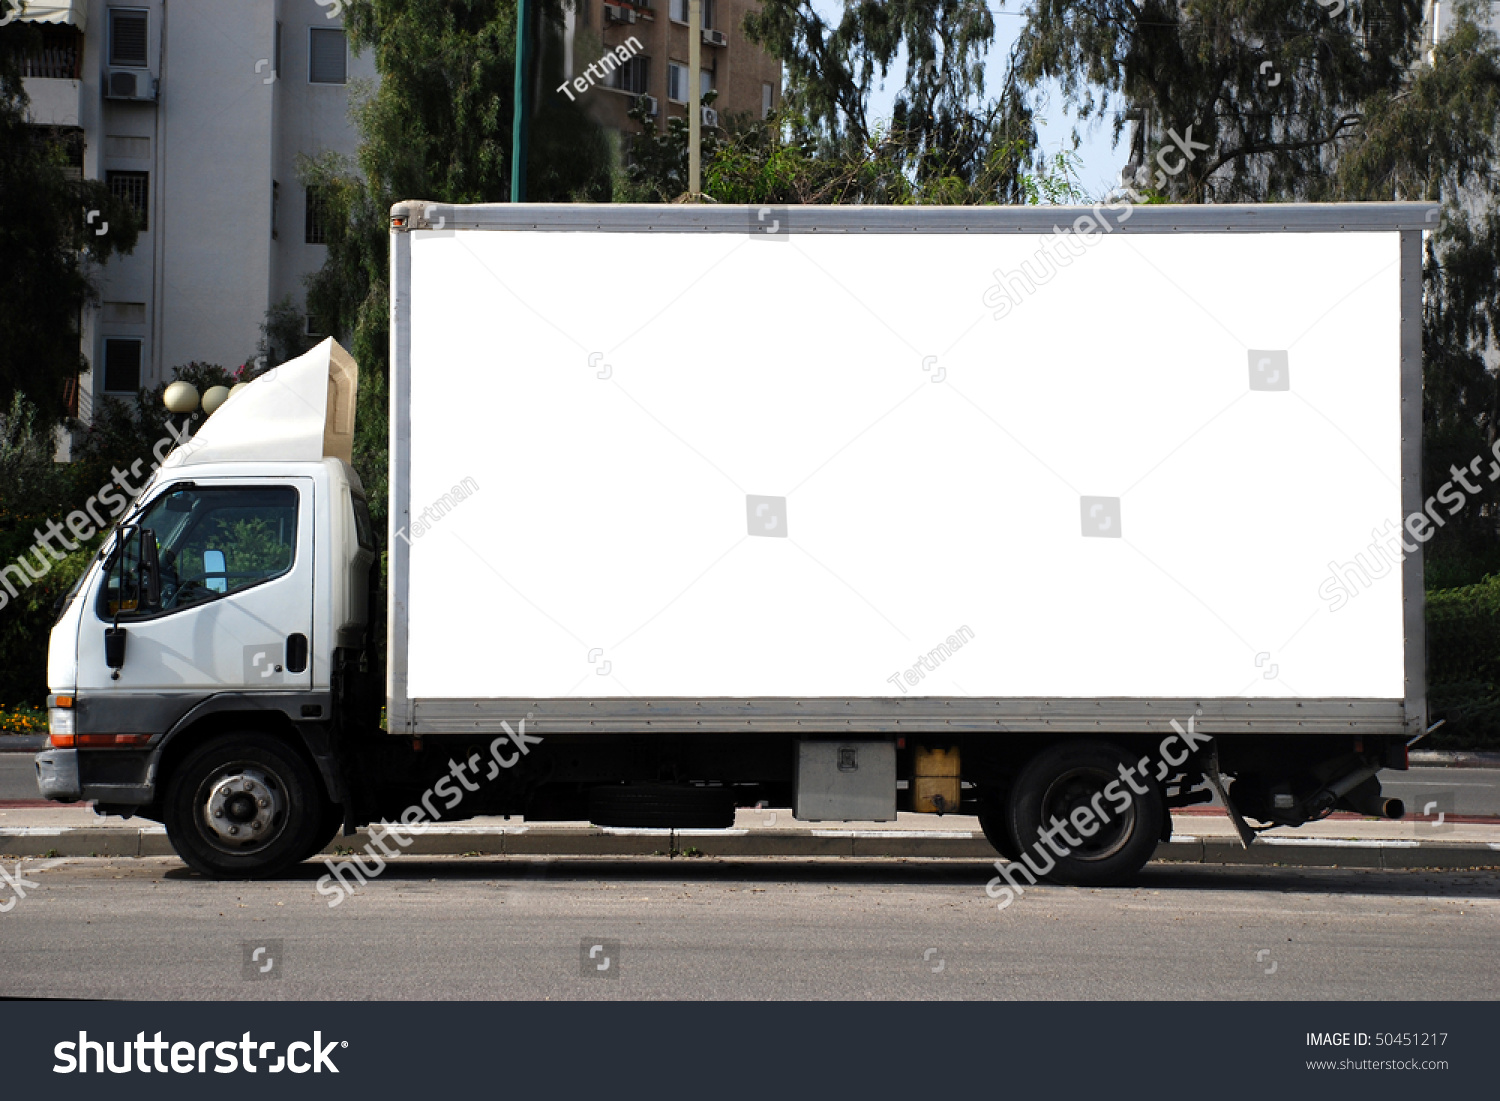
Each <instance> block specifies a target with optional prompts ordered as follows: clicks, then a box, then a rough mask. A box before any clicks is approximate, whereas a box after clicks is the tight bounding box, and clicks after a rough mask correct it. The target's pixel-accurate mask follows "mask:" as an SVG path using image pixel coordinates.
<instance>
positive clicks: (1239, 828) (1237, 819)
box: [1203, 743, 1255, 849]
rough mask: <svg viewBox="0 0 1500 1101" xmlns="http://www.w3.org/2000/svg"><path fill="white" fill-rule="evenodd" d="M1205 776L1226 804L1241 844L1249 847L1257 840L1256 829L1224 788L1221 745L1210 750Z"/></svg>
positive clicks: (1215, 745) (1204, 770)
mask: <svg viewBox="0 0 1500 1101" xmlns="http://www.w3.org/2000/svg"><path fill="white" fill-rule="evenodd" d="M1203 778H1204V779H1205V780H1207V781H1208V786H1209V787H1211V788H1213V789H1214V794H1215V795H1217V796H1218V797H1219V802H1221V803H1223V804H1224V809H1225V810H1226V811H1228V812H1229V820H1230V821H1231V822H1233V823H1234V828H1235V830H1236V832H1238V833H1239V835H1240V844H1242V845H1244V846H1245V848H1247V849H1248V848H1249V847H1250V846H1251V844H1252V843H1253V842H1254V841H1255V830H1254V829H1252V828H1251V826H1250V823H1248V822H1246V821H1245V819H1244V816H1243V815H1241V814H1240V812H1239V810H1238V809H1236V808H1235V805H1234V803H1233V802H1231V801H1230V798H1229V792H1228V791H1226V790H1225V789H1224V777H1223V776H1221V775H1220V774H1219V747H1218V744H1217V743H1215V744H1214V745H1213V746H1212V747H1211V748H1210V749H1209V751H1208V759H1207V760H1206V761H1205V762H1204V765H1203Z"/></svg>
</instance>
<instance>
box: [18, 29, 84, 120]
mask: <svg viewBox="0 0 1500 1101" xmlns="http://www.w3.org/2000/svg"><path fill="white" fill-rule="evenodd" d="M82 63H83V35H81V34H79V33H78V31H77V30H75V29H74V28H72V27H46V28H43V30H42V44H41V47H40V48H39V49H38V50H37V51H36V52H34V53H30V54H27V55H26V56H25V57H23V58H22V59H21V75H22V77H24V78H25V83H26V94H27V96H29V97H30V99H31V111H30V116H29V118H28V121H29V122H31V123H33V124H35V125H38V126H78V125H79V93H80V90H81V89H82V87H83V85H82V83H81V80H80V77H81V76H82Z"/></svg>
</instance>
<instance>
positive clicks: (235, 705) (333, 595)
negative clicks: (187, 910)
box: [36, 340, 375, 874]
mask: <svg viewBox="0 0 1500 1101" xmlns="http://www.w3.org/2000/svg"><path fill="white" fill-rule="evenodd" d="M356 385H357V383H356V374H355V368H354V364H353V361H352V360H351V359H349V357H348V356H347V355H346V354H345V353H344V352H343V351H342V349H340V348H338V346H337V345H336V344H335V343H334V342H333V341H331V340H330V341H326V342H325V343H324V344H323V345H320V346H319V348H317V349H315V350H314V351H313V352H310V353H308V354H307V355H305V356H303V357H301V358H300V359H297V360H293V361H291V362H289V363H287V364H285V365H283V366H281V367H279V368H276V369H275V370H273V371H271V372H269V373H267V374H266V375H264V376H262V377H261V378H260V379H257V380H256V381H255V382H253V383H251V384H250V385H248V386H247V387H246V388H245V389H244V390H243V391H241V392H240V393H238V394H235V395H233V396H232V397H231V398H230V399H229V400H228V401H227V402H226V403H225V404H224V405H223V406H222V407H221V408H219V409H218V410H216V411H215V413H214V414H213V416H212V417H211V418H210V419H209V420H208V422H207V423H206V424H205V425H204V426H203V427H202V428H201V429H200V430H199V432H198V434H197V435H196V436H195V437H194V438H193V439H191V440H189V441H188V442H186V443H185V444H183V445H182V446H180V447H179V448H177V449H176V450H175V451H173V452H172V453H171V454H170V455H168V456H167V458H166V460H165V461H164V462H163V463H162V464H161V466H160V468H159V469H158V470H157V471H156V472H155V473H154V475H153V476H152V478H151V479H150V481H149V482H148V483H147V484H146V486H145V487H144V488H143V490H142V492H141V495H140V497H139V498H138V500H137V501H136V503H135V504H134V506H133V507H132V508H131V509H130V510H129V511H128V512H127V513H126V514H125V516H124V517H123V518H122V519H121V521H120V523H119V525H118V526H117V528H116V530H115V531H114V532H113V533H112V535H111V537H110V539H109V541H108V542H107V543H106V545H105V547H104V548H103V550H102V551H101V552H100V554H99V555H98V557H97V558H96V560H95V561H94V563H93V564H92V565H91V567H90V568H89V569H88V571H87V572H86V573H85V575H84V576H83V578H82V580H81V581H80V583H79V584H78V585H77V586H76V587H75V589H74V591H73V592H72V593H71V594H70V595H69V597H68V598H67V600H66V605H65V607H64V609H63V611H62V613H61V615H60V617H59V618H58V621H57V623H56V625H55V626H54V627H53V630H52V634H51V639H50V645H49V649H48V664H47V681H48V691H49V695H48V710H49V717H50V726H51V748H49V749H48V750H46V751H45V752H43V753H42V754H41V755H40V756H39V757H38V758H37V762H36V766H37V777H38V785H39V787H40V789H41V792H42V794H43V795H44V796H45V797H47V798H49V799H56V800H62V801H77V800H93V801H95V802H96V803H97V806H98V809H99V810H100V811H101V812H103V813H118V814H123V815H127V816H129V815H133V814H140V815H142V816H145V817H149V818H155V819H158V820H161V821H163V822H164V823H165V824H166V825H167V828H168V831H169V833H170V834H171V835H172V840H173V842H174V845H176V846H177V848H178V851H179V852H180V853H182V854H183V855H184V857H185V858H186V859H187V860H188V863H189V864H194V865H195V866H197V867H199V869H200V870H203V871H207V872H210V873H214V874H222V873H224V872H225V871H233V870H234V869H236V868H250V867H252V866H255V867H259V866H262V865H263V864H264V863H265V857H266V854H267V852H268V851H274V850H281V849H284V850H285V851H286V853H287V854H288V855H290V854H291V853H293V852H295V853H298V854H302V855H306V854H307V853H310V852H311V851H315V849H316V848H321V847H322V845H323V844H324V843H326V842H327V840H328V839H329V837H330V836H331V833H332V830H333V829H334V828H336V826H337V824H338V821H341V815H339V814H338V812H337V809H336V808H337V806H338V805H339V804H340V803H342V802H344V798H343V792H342V791H341V790H340V788H341V784H340V781H339V778H338V772H337V769H336V768H335V767H334V766H333V762H332V755H333V746H332V741H333V730H334V722H335V717H336V716H335V705H334V695H335V693H336V692H338V691H340V689H341V687H342V686H343V685H344V683H345V682H346V681H347V680H348V678H349V677H350V676H351V675H352V674H353V672H354V670H356V669H357V668H358V666H359V664H360V662H361V660H362V659H363V657H364V652H365V645H366V635H367V631H366V628H367V625H368V623H369V618H370V614H369V611H370V610H369V590H370V586H369V578H370V570H371V567H372V565H373V564H374V562H375V538H374V531H373V528H372V526H371V523H370V514H369V509H368V507H367V505H366V502H365V497H364V490H363V487H362V486H361V484H360V480H359V476H358V475H357V474H356V473H355V471H354V470H353V468H352V467H351V466H350V463H349V458H350V455H349V444H350V443H351V442H352V410H353V403H354V397H355V389H356ZM189 762H190V763H191V765H192V767H188V768H184V765H185V763H189ZM309 846H312V848H309ZM195 856H196V857H197V858H198V859H196V860H195V859H194V857H195ZM298 859H301V855H299V856H298ZM273 863H280V861H274V862H273Z"/></svg>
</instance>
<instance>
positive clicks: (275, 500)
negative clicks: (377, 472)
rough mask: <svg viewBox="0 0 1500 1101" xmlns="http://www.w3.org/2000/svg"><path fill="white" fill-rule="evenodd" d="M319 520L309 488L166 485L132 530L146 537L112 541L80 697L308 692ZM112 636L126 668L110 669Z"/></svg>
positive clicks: (90, 620) (245, 482)
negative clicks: (120, 641) (120, 644)
mask: <svg viewBox="0 0 1500 1101" xmlns="http://www.w3.org/2000/svg"><path fill="white" fill-rule="evenodd" d="M314 515H315V500H314V482H313V479H311V478H244V479H235V480H232V481H230V480H222V481H221V480H195V481H192V482H178V483H175V484H171V485H167V486H165V487H163V489H162V490H161V491H160V492H159V493H158V494H157V495H156V496H155V497H154V498H153V499H152V500H151V501H150V502H149V503H148V504H147V506H146V508H145V510H144V512H143V513H142V514H141V515H140V516H139V518H138V519H136V520H135V521H133V522H132V525H131V527H132V528H134V529H137V531H138V532H144V533H145V534H144V536H142V535H140V534H137V536H136V537H135V538H129V537H126V538H124V539H120V540H117V546H116V550H115V552H114V554H113V555H112V556H111V558H110V559H109V560H107V563H106V567H105V569H104V570H103V571H101V574H100V576H99V578H98V579H97V580H96V582H95V585H94V592H93V593H92V598H91V602H90V603H91V605H92V606H91V607H88V608H85V609H84V610H83V616H82V625H81V628H80V633H79V639H78V687H79V694H80V696H82V697H83V698H84V699H87V698H88V690H89V689H91V688H92V689H96V690H108V691H109V692H110V693H112V694H118V695H117V698H118V699H119V700H120V701H121V702H122V703H123V702H124V701H125V700H126V699H127V698H128V697H129V696H130V695H131V694H135V695H138V696H140V697H142V699H141V703H142V704H143V705H144V704H145V703H146V702H147V698H148V697H155V698H156V699H158V700H161V699H162V698H163V697H169V698H175V697H179V696H187V697H193V696H198V695H202V694H206V693H211V692H215V691H229V690H241V691H242V690H245V689H250V690H258V689H280V690H288V689H309V688H311V686H312V668H311V659H310V655H311V653H312V623H313V614H312V612H313V577H314V569H313V566H314V561H313V557H314V543H313V534H314V529H315V525H314V523H313V517H314ZM142 538H145V539H149V540H150V541H151V542H152V544H153V545H154V546H155V548H156V559H157V573H158V575H159V578H160V585H159V592H157V593H153V592H151V591H150V590H151V586H150V585H149V584H148V583H147V581H146V576H147V575H148V574H149V569H148V562H149V553H148V552H144V547H143V545H142V542H141V539H142ZM143 558H145V559H147V560H148V562H143V561H142V559H143ZM116 627H118V628H120V629H123V631H124V637H125V644H124V660H123V662H122V663H121V664H120V665H119V666H118V668H112V667H111V666H110V664H109V662H108V660H107V656H106V649H105V634H106V631H107V630H112V629H114V628H116ZM121 717H122V718H124V716H121ZM124 725H134V724H133V723H126V724H124Z"/></svg>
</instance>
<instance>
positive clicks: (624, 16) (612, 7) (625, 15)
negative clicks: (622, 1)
mask: <svg viewBox="0 0 1500 1101" xmlns="http://www.w3.org/2000/svg"><path fill="white" fill-rule="evenodd" d="M604 21H605V22H606V23H634V22H635V9H634V8H622V7H619V6H618V5H616V4H605V5H604Z"/></svg>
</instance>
